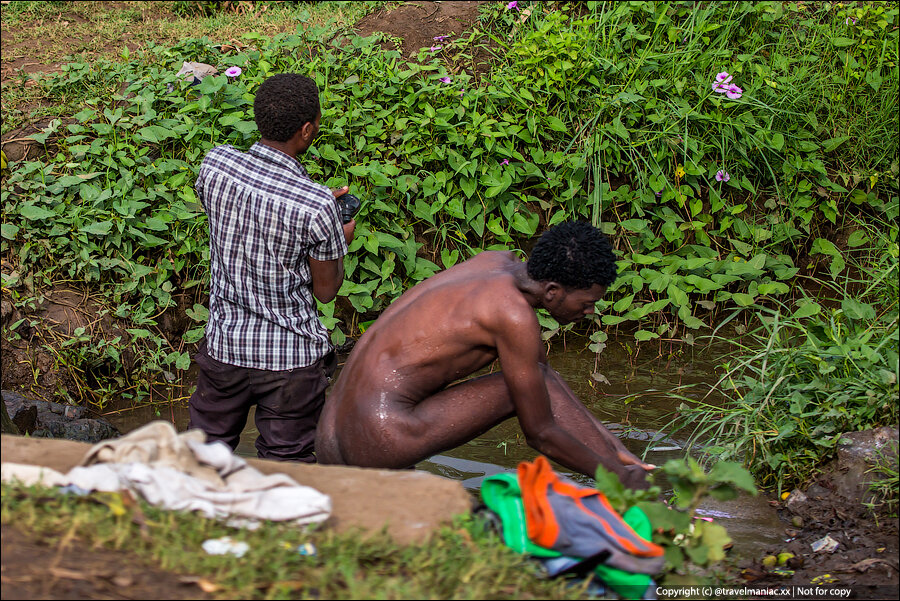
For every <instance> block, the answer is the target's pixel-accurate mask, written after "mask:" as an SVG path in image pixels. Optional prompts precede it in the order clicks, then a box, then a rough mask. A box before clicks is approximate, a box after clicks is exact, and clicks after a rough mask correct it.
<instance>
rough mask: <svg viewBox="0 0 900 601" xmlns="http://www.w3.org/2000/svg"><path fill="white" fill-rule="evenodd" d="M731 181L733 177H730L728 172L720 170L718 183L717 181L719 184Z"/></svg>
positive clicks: (717, 175)
mask: <svg viewBox="0 0 900 601" xmlns="http://www.w3.org/2000/svg"><path fill="white" fill-rule="evenodd" d="M730 179H731V176H730V175H728V172H727V171H725V170H723V169H719V170H718V171H717V172H716V181H717V182H727V181H728V180H730Z"/></svg>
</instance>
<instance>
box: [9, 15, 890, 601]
mask: <svg viewBox="0 0 900 601" xmlns="http://www.w3.org/2000/svg"><path fill="white" fill-rule="evenodd" d="M104 4H108V5H110V6H117V5H121V4H122V3H115V2H109V3H104ZM154 4H155V3H147V5H148V6H147V9H146V11H143V13H142V15H143V16H142V18H144V19H150V18H160V19H164V18H168V16H167V14H166V12H165V11H162V10H160V9H159V8H158V6H153V5H154ZM480 4H484V3H483V2H408V3H404V4H403V5H401V6H399V7H394V8H391V9H390V10H388V9H385V10H380V11H378V12H375V13H373V14H371V15H369V16H368V17H366V18H364V19H363V20H362V21H360V22H359V23H358V24H357V31H358V32H359V33H360V34H363V35H369V34H371V33H372V32H375V31H381V32H384V33H386V34H387V35H388V36H391V39H392V41H390V42H386V43H389V44H394V45H395V47H397V49H398V50H400V51H401V52H402V53H403V54H404V56H405V57H408V58H412V57H414V56H415V55H416V53H417V52H418V49H419V48H422V47H429V46H431V45H432V44H433V43H434V42H433V39H434V37H435V36H440V35H449V36H453V35H458V34H461V33H463V32H464V31H466V30H467V29H469V28H470V27H471V26H472V24H473V23H474V22H475V20H476V19H477V17H478V11H479V5H480ZM57 19H58V20H60V21H72V22H76V21H78V20H79V19H81V20H83V19H84V17H83V16H81V15H79V14H78V12H77V8H76V7H75V5H68V6H67V5H62V4H61V8H60V14H59V15H58V17H57ZM294 25H295V24H293V23H290V24H286V25H285V27H286V30H288V29H292V28H293V27H294ZM13 33H14V32H13V31H8V30H7V29H6V28H5V27H4V29H3V31H2V42H3V44H2V54H3V61H2V68H0V75H2V81H3V82H4V83H7V82H9V81H10V80H11V79H12V78H16V77H18V76H19V74H20V73H23V72H24V73H34V72H37V71H44V72H52V71H57V70H59V68H60V66H61V63H60V62H50V63H46V62H42V61H39V60H35V59H33V58H29V48H32V49H34V51H35V52H37V49H38V47H39V46H37V44H39V43H40V42H39V41H33V42H25V43H20V44H11V43H8V40H10V39H11V38H12V34H13ZM130 38H131V36H130V34H129V33H127V32H123V35H122V38H121V39H120V40H119V42H118V44H116V45H115V47H111V48H109V50H115V51H119V50H121V48H122V47H124V46H128V47H129V49H130V50H132V51H133V50H136V49H137V48H138V44H135V42H134V40H133V39H130ZM67 42H71V44H72V46H73V48H78V47H80V46H81V45H82V44H83V42H84V40H79V39H75V38H72V39H67ZM398 43H399V46H397V44H398ZM29 44H33V45H32V46H30V47H29ZM12 56H15V58H13V59H8V57H12ZM40 102H41V101H37V103H38V104H39V103H40ZM47 121H49V118H48V119H45V120H43V121H38V122H34V123H29V124H27V125H25V126H24V127H22V128H20V129H18V130H16V131H14V132H10V133H8V134H6V135H4V136H3V150H4V152H5V153H6V154H7V156H8V158H9V159H10V160H12V161H16V160H21V159H33V158H35V156H36V154H37V150H38V148H37V147H36V146H35V145H34V144H32V143H31V142H30V141H29V140H27V136H28V135H30V134H32V133H36V132H37V131H39V129H40V128H41V127H42V126H43V125H45V124H46V122H47ZM0 268H2V270H3V271H4V273H6V274H7V275H9V273H10V271H11V270H12V266H11V265H10V264H9V263H7V262H3V263H2V264H0ZM3 294H4V296H3V298H2V320H3V324H4V325H5V326H6V327H8V326H9V325H10V324H11V323H14V322H15V321H18V320H19V319H26V321H28V322H29V323H30V322H31V321H32V320H36V322H37V325H36V326H27V327H25V328H24V329H23V330H22V331H21V332H20V334H22V339H21V340H18V341H9V340H3V342H2V345H3V346H2V368H3V369H2V372H3V373H2V388H3V389H6V390H16V391H21V392H23V393H25V394H30V395H33V396H37V397H40V398H44V399H45V400H51V401H60V402H66V400H67V399H66V398H65V397H66V395H69V396H70V397H71V396H72V395H76V394H77V391H78V390H79V389H80V386H79V385H78V384H79V383H77V382H73V381H71V378H72V376H71V375H70V374H68V373H67V372H65V371H64V370H60V369H58V368H57V367H56V364H55V361H54V356H53V352H52V350H51V349H50V348H48V347H52V345H53V342H54V340H53V339H54V335H53V332H56V333H57V334H65V335H71V333H72V332H73V331H74V329H75V328H77V327H83V328H85V329H86V331H88V332H89V333H91V335H92V336H95V337H98V338H106V339H110V338H114V337H115V336H118V335H121V333H122V329H123V328H125V327H129V326H128V325H127V324H123V323H120V322H119V321H117V320H115V319H114V318H112V317H111V316H110V315H109V314H108V313H107V312H106V311H105V309H104V308H103V307H102V306H101V305H100V304H99V300H98V299H97V298H94V297H92V296H91V295H90V294H89V293H88V292H86V291H82V290H79V289H78V288H73V287H71V286H65V287H60V288H57V289H54V290H51V291H48V292H47V294H46V302H45V303H44V304H43V305H41V306H38V307H34V308H33V309H32V310H23V311H20V310H18V309H15V308H14V307H13V305H12V303H11V302H10V301H11V299H10V298H9V297H8V291H7V290H4V291H3ZM195 300H196V299H187V298H185V299H180V301H179V307H178V308H176V309H174V310H172V311H170V312H169V314H168V315H167V316H165V317H164V318H163V319H162V320H161V323H160V330H161V331H162V332H163V333H164V334H165V335H167V336H171V339H172V340H176V339H177V340H180V335H181V333H183V332H184V331H185V329H186V327H188V326H189V325H190V323H189V321H185V320H187V318H186V317H185V314H184V308H185V307H190V306H192V304H193V302H195ZM57 342H58V341H57ZM185 385H187V386H189V385H190V382H186V383H185ZM175 396H180V395H179V394H176V395H175ZM73 400H82V401H83V400H86V399H77V398H73ZM809 497H810V498H811V499H812V501H811V502H809V503H806V504H802V505H799V504H794V505H793V506H791V507H790V508H789V507H788V505H787V503H786V501H784V500H777V499H773V500H772V501H771V502H772V504H774V505H776V506H778V507H779V508H780V511H781V513H782V516H783V518H784V527H785V536H784V539H785V543H784V545H783V546H782V547H781V548H777V549H771V550H770V551H771V552H772V553H774V554H778V553H781V552H792V553H793V554H794V555H795V558H794V560H793V561H792V562H791V563H790V564H789V565H786V566H783V567H782V569H781V570H771V569H768V568H767V567H765V566H763V565H762V557H760V558H758V559H754V560H747V561H744V562H743V563H742V564H741V565H739V566H738V570H737V571H736V573H739V574H740V576H738V578H739V580H737V581H736V582H735V584H736V585H739V584H742V583H745V584H748V585H753V586H760V587H761V586H771V587H780V586H786V587H790V586H805V585H809V584H810V583H812V582H815V581H816V579H817V578H818V579H820V580H819V581H821V582H823V583H828V582H835V583H836V584H841V585H848V586H852V587H853V589H852V591H853V594H852V597H853V598H861V599H878V598H895V595H893V593H895V592H896V590H897V589H896V587H897V585H898V528H897V518H896V517H893V518H891V517H888V516H886V515H881V516H880V517H878V519H877V521H876V519H875V516H874V514H873V513H872V512H871V511H870V510H869V509H866V508H865V507H863V506H862V505H860V504H859V503H858V502H854V501H847V500H846V499H844V498H843V497H841V496H840V495H837V494H836V493H835V490H834V486H831V482H830V480H829V479H828V478H825V479H823V480H821V481H820V482H819V483H817V484H816V485H815V486H814V487H813V488H812V489H811V492H810V493H809ZM894 512H896V509H894ZM826 535H828V536H831V537H832V538H833V539H834V540H836V541H837V542H838V547H837V550H835V552H834V553H814V552H813V551H812V543H814V542H815V541H818V540H820V539H822V538H823V537H824V536H826ZM826 575H828V576H827V577H826ZM0 578H2V585H3V586H2V597H3V598H4V599H7V598H9V599H14V598H15V599H19V598H34V599H118V598H122V599H126V598H135V599H151V598H152V599H187V598H206V597H208V595H207V594H206V593H204V592H203V591H202V590H201V588H200V587H198V584H197V582H196V580H192V579H190V578H187V579H186V578H185V577H183V576H180V575H178V574H173V573H168V572H164V571H160V570H156V569H154V568H152V567H148V566H146V565H144V564H143V563H142V562H140V561H138V560H136V559H134V558H130V557H129V556H128V555H126V554H122V553H118V552H116V553H112V552H108V551H105V550H102V549H92V548H87V547H85V546H84V545H83V544H82V543H79V542H78V541H70V542H69V543H68V544H62V543H60V542H58V541H50V540H43V539H37V538H35V537H33V536H31V535H29V534H27V533H24V532H22V531H20V530H18V529H16V528H14V527H12V526H7V525H4V526H3V529H2V572H0ZM884 585H890V586H893V587H894V588H893V589H885V588H878V587H883V586H884Z"/></svg>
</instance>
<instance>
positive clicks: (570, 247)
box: [527, 221, 616, 290]
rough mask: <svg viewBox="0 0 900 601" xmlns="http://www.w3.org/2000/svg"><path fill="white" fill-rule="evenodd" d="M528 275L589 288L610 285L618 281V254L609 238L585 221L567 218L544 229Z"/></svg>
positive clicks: (571, 286)
mask: <svg viewBox="0 0 900 601" xmlns="http://www.w3.org/2000/svg"><path fill="white" fill-rule="evenodd" d="M527 268H528V275H529V276H530V277H531V278H532V279H533V280H536V281H539V282H556V283H558V284H561V285H562V286H565V287H566V288H569V289H580V290H586V289H588V288H590V287H592V286H593V285H594V284H599V285H601V286H604V287H608V286H609V285H610V284H612V283H613V282H614V281H615V280H616V257H615V255H614V254H613V250H612V246H610V244H609V240H608V239H607V238H606V236H604V235H603V233H602V232H601V231H600V230H598V229H597V228H595V227H593V226H592V225H591V224H589V223H585V222H583V221H567V222H564V223H560V224H559V225H556V226H554V227H551V228H550V229H549V230H547V231H546V232H544V234H543V235H542V236H541V238H540V239H539V240H538V243H537V244H536V245H535V247H534V250H533V251H531V256H530V257H529V258H528V262H527Z"/></svg>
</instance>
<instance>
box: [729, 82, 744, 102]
mask: <svg viewBox="0 0 900 601" xmlns="http://www.w3.org/2000/svg"><path fill="white" fill-rule="evenodd" d="M743 93H744V90H742V89H741V88H739V87H737V86H736V85H734V84H731V85H729V86H728V89H726V90H725V95H726V96H728V97H729V98H731V99H732V100H737V99H738V98H740V97H741V95H742V94H743Z"/></svg>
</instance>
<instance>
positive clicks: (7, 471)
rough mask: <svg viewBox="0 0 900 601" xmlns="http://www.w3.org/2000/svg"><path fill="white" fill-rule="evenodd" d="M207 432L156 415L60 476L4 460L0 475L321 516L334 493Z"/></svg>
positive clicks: (209, 507) (212, 509)
mask: <svg viewBox="0 0 900 601" xmlns="http://www.w3.org/2000/svg"><path fill="white" fill-rule="evenodd" d="M205 439H206V435H205V434H204V433H203V432H202V431H200V430H191V431H188V432H184V433H182V434H177V433H176V432H175V428H174V427H173V426H172V424H170V423H168V422H164V421H155V422H151V423H149V424H147V425H146V426H144V427H142V428H139V429H138V430H135V431H134V432H131V433H130V434H128V435H126V436H123V437H121V438H117V439H111V440H105V441H103V442H101V443H98V444H96V445H94V446H93V447H92V448H91V449H90V450H89V451H88V452H87V454H86V455H85V457H84V459H82V461H81V465H79V466H78V467H74V468H72V469H71V470H69V472H68V473H66V474H61V473H59V472H57V471H55V470H51V469H49V468H42V467H39V466H34V465H24V464H12V463H3V464H2V469H0V472H2V473H0V477H2V480H3V481H4V482H8V481H11V480H13V479H16V480H19V481H21V482H23V483H24V484H26V485H32V484H43V485H45V486H66V485H74V486H77V487H79V488H83V489H86V490H99V491H118V490H121V489H127V490H130V491H132V492H133V493H135V494H138V495H140V496H142V497H143V498H144V499H145V500H146V501H147V502H148V503H150V504H151V505H155V506H158V507H162V508H163V509H169V510H181V511H199V512H200V513H202V514H203V515H205V516H206V517H209V518H214V517H232V516H235V517H244V518H255V519H264V520H274V521H294V522H296V523H298V524H308V523H315V522H322V521H324V520H326V519H327V518H328V516H329V515H330V514H331V498H330V497H328V495H325V494H323V493H321V492H319V491H317V490H315V489H313V488H311V487H308V486H302V485H300V484H298V483H297V482H296V481H295V480H293V479H292V478H290V477H289V476H287V475H285V474H269V475H264V474H262V473H261V472H260V471H259V470H257V469H256V468H254V467H251V466H250V465H249V464H247V462H246V461H245V460H244V459H242V458H240V457H237V456H235V455H234V454H233V453H232V452H231V449H230V448H229V447H228V446H227V445H226V444H224V443H222V442H213V443H206V442H205Z"/></svg>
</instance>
